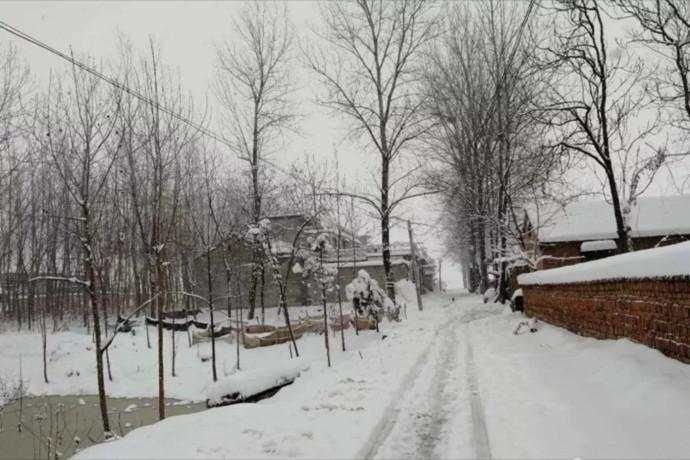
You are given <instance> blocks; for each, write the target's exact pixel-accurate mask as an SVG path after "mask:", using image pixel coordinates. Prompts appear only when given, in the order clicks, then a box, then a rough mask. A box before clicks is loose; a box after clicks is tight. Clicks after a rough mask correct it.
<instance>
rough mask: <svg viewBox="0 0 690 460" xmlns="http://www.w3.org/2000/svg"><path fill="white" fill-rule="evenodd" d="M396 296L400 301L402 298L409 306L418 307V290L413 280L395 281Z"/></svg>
mask: <svg viewBox="0 0 690 460" xmlns="http://www.w3.org/2000/svg"><path fill="white" fill-rule="evenodd" d="M395 296H396V300H397V301H398V302H400V301H401V300H402V301H403V302H404V303H405V304H407V306H408V307H417V290H416V288H415V285H414V283H413V282H412V281H410V280H400V281H397V282H396V283H395Z"/></svg>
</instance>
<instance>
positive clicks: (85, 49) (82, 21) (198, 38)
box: [0, 1, 673, 286]
mask: <svg viewBox="0 0 690 460" xmlns="http://www.w3.org/2000/svg"><path fill="white" fill-rule="evenodd" d="M288 5H289V6H288V8H289V14H290V19H291V21H292V23H293V24H294V26H295V28H296V31H297V35H298V39H299V40H310V39H311V40H313V39H314V38H313V35H312V34H311V33H310V31H309V29H308V26H309V24H313V23H318V21H319V12H318V4H317V3H316V2H310V1H290V2H289V3H288ZM241 7H242V4H241V3H240V2H231V1H226V2H212V1H208V2H203V1H195V2H183V1H148V2H145V1H136V2H133V1H129V2H116V1H99V2H86V1H73V2H66V1H63V2H60V1H49V2H48V1H46V2H42V1H24V2H19V1H17V2H12V1H0V19H2V20H3V21H5V22H7V23H9V24H11V25H13V26H15V27H17V28H19V29H21V30H22V31H24V32H26V33H28V34H30V35H32V36H35V37H36V38H38V39H40V40H42V41H44V42H46V43H48V44H49V45H51V46H53V47H55V48H58V49H59V50H61V51H67V50H69V48H70V47H72V48H73V49H74V52H75V54H77V55H83V54H85V53H86V54H90V55H92V56H93V57H95V58H96V59H103V60H107V59H108V58H109V57H110V56H112V55H113V53H114V52H115V49H116V45H115V36H116V33H117V32H122V33H124V34H125V35H126V36H128V37H129V38H130V39H131V40H132V42H133V43H134V45H135V46H136V47H137V48H139V49H143V48H144V47H145V46H146V45H147V40H148V37H149V36H152V37H154V38H155V39H156V41H157V42H158V43H159V44H160V46H161V51H162V55H163V59H164V60H165V62H166V63H167V64H169V65H172V66H174V67H176V68H177V69H178V70H179V73H180V75H181V78H182V80H183V84H184V86H185V88H186V90H188V91H189V92H191V93H192V95H193V96H194V98H195V100H196V101H199V102H197V106H198V105H199V104H200V102H201V101H203V100H205V98H208V100H209V101H210V103H211V104H213V99H214V98H213V93H212V91H211V83H212V80H213V78H214V64H215V51H214V44H215V43H217V42H219V41H221V40H223V39H232V37H233V31H232V18H233V16H234V15H236V14H237V13H238V11H239V10H240V8H241ZM614 27H615V28H616V29H619V31H620V30H622V28H619V27H618V25H616V26H614ZM2 34H4V35H0V43H2V42H5V41H7V40H13V41H15V43H16V44H17V45H18V47H19V49H20V52H21V55H22V56H23V57H24V58H25V59H26V60H27V62H28V63H29V65H30V67H31V69H32V72H33V74H34V76H35V77H36V80H37V83H38V84H39V85H40V84H41V83H42V82H45V80H46V77H47V75H48V73H49V71H50V70H51V69H53V70H56V71H57V70H64V68H65V65H66V64H65V62H64V61H62V60H60V59H59V58H57V57H56V56H53V55H51V54H49V53H47V52H46V51H44V50H42V49H40V48H38V47H36V46H34V45H31V44H29V43H26V42H22V41H20V40H18V39H14V38H11V36H10V35H9V34H7V33H5V32H2ZM296 75H298V76H299V85H300V88H301V89H300V91H299V93H298V94H299V98H300V101H299V111H300V112H301V113H302V114H303V115H304V117H303V118H302V120H301V123H300V130H301V135H299V136H293V137H292V138H291V139H289V144H288V145H287V146H286V148H285V150H284V151H283V152H280V153H279V154H276V157H275V158H274V160H275V161H276V162H277V163H283V164H288V163H289V162H290V161H292V160H293V159H295V158H298V157H301V156H302V155H304V154H310V155H311V154H314V155H316V156H323V157H324V158H328V159H329V160H332V158H333V155H334V154H333V150H334V146H335V147H337V150H338V155H339V162H340V165H341V170H343V171H344V172H345V173H347V175H348V176H349V177H348V180H350V181H356V180H362V181H367V183H370V181H369V173H368V170H369V169H370V168H372V167H373V166H374V165H375V164H376V159H377V157H376V156H375V155H368V154H367V153H366V152H365V151H364V149H363V148H362V145H357V144H355V143H353V142H352V141H345V132H346V128H347V126H348V125H347V123H346V122H344V121H343V120H342V119H341V118H339V117H338V116H337V115H334V114H332V113H330V112H329V111H328V110H327V109H325V108H323V107H320V106H318V105H316V104H315V103H314V97H315V92H314V90H315V89H316V88H318V87H319V86H318V82H317V81H316V80H314V78H313V77H312V76H311V75H310V74H309V73H308V72H307V71H306V70H304V69H296ZM216 118H218V117H216ZM583 177H586V176H583ZM668 193H673V191H672V190H671V188H670V187H669V181H668V179H667V178H666V179H665V178H660V179H659V180H658V181H657V184H656V185H655V187H653V189H652V190H650V194H656V195H659V194H668ZM434 207H435V202H434V200H433V199H425V200H423V201H422V200H419V201H417V202H416V203H415V206H414V208H415V209H414V210H412V212H411V213H410V214H409V217H412V218H413V219H415V220H417V221H423V222H427V223H433V221H434V219H435V212H434ZM416 231H417V232H418V233H419V234H420V239H421V240H423V242H424V243H425V244H426V245H427V247H428V248H429V249H430V251H431V252H432V254H433V255H434V256H435V257H438V256H441V255H443V252H444V251H443V248H442V247H441V244H440V237H439V235H437V234H435V231H434V230H430V229H428V228H425V227H422V226H419V227H418V228H417V229H416ZM393 237H394V239H397V240H402V239H405V238H406V237H407V234H406V231H405V229H404V228H402V227H398V228H396V229H394V230H393ZM445 267H446V269H445V270H444V279H445V280H446V281H448V283H449V285H451V286H453V285H456V284H457V283H458V282H459V281H460V280H459V278H460V277H459V274H458V267H457V266H454V265H451V264H450V263H448V262H446V263H445Z"/></svg>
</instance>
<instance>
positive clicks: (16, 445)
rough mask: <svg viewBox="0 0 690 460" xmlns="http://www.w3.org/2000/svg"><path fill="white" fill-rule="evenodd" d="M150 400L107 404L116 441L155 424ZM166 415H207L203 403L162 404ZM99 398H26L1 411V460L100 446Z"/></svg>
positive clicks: (44, 456) (155, 412)
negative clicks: (137, 429)
mask: <svg viewBox="0 0 690 460" xmlns="http://www.w3.org/2000/svg"><path fill="white" fill-rule="evenodd" d="M157 404H158V403H157V400H156V399H155V398H108V413H109V415H110V426H111V430H112V431H113V432H115V433H116V434H117V435H118V436H123V435H125V434H127V433H129V432H130V431H132V430H134V429H136V428H139V427H141V426H144V425H150V424H152V423H154V422H157V421H158V409H157ZM165 404H166V409H165V415H166V417H168V416H174V415H181V414H190V413H193V412H200V411H202V410H206V404H205V403H190V402H187V401H178V400H174V399H169V400H166V402H165ZM100 414H101V413H100V408H99V406H98V396H96V395H88V396H82V395H79V396H37V397H25V398H23V400H22V401H15V402H13V403H11V404H8V405H6V406H4V407H2V408H0V459H2V460H4V459H51V460H52V459H55V458H67V457H70V456H71V455H73V454H74V453H75V452H77V450H80V449H84V448H85V447H88V446H90V445H93V444H95V443H98V442H102V441H103V425H102V422H101V415H100Z"/></svg>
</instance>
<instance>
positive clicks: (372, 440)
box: [355, 322, 450, 459]
mask: <svg viewBox="0 0 690 460" xmlns="http://www.w3.org/2000/svg"><path fill="white" fill-rule="evenodd" d="M449 325H450V322H446V323H441V324H439V325H438V326H437V327H436V329H435V330H434V338H433V339H432V340H431V342H429V344H428V345H427V346H426V348H424V351H422V352H421V353H420V354H419V357H418V358H417V360H416V361H415V362H414V364H413V365H412V367H411V368H410V369H409V370H408V371H407V373H406V374H405V377H403V379H402V381H401V382H400V385H398V388H397V389H396V390H395V392H394V394H393V397H392V399H391V402H390V403H389V404H388V406H387V407H386V409H385V410H384V411H383V414H382V416H381V419H380V420H379V422H378V423H377V424H376V426H375V427H374V429H373V430H372V432H371V434H370V435H369V439H368V440H367V442H365V443H364V446H363V447H362V448H361V449H360V450H359V452H358V453H357V455H356V456H355V457H356V458H366V459H372V458H374V457H375V456H376V454H377V452H378V450H379V448H380V447H381V446H382V445H383V443H384V442H385V441H386V439H387V438H388V436H389V435H390V433H391V431H392V430H393V428H394V427H395V426H396V424H397V422H398V417H399V416H400V413H401V409H402V407H401V402H402V401H403V400H404V397H405V395H406V394H407V392H408V391H409V390H410V389H411V388H412V387H413V386H414V383H415V382H416V380H417V379H418V377H419V374H420V370H421V369H422V368H423V367H424V365H425V364H426V363H427V359H428V355H429V352H430V351H431V350H432V349H433V348H434V346H435V345H436V343H437V342H438V341H439V340H440V339H439V337H440V336H441V334H440V332H441V330H443V329H448V327H449Z"/></svg>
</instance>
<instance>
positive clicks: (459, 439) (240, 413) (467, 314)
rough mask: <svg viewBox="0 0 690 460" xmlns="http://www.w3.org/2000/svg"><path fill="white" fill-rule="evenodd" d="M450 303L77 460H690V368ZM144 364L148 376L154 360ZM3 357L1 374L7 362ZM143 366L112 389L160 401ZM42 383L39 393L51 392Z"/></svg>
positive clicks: (266, 356)
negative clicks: (529, 328) (287, 376)
mask: <svg viewBox="0 0 690 460" xmlns="http://www.w3.org/2000/svg"><path fill="white" fill-rule="evenodd" d="M451 295H452V294H448V295H445V296H431V297H426V298H425V310H424V311H423V312H418V311H417V310H416V308H414V309H411V308H408V319H407V320H406V321H403V322H402V323H400V324H393V325H389V324H386V325H385V328H384V331H383V334H384V335H385V336H386V337H385V339H383V340H382V337H381V336H377V335H376V334H375V333H374V332H367V333H364V334H362V335H360V337H359V338H354V337H353V336H351V335H349V336H348V347H349V348H348V351H347V352H342V351H339V342H338V340H337V339H336V340H333V341H332V343H333V344H334V346H333V367H332V368H330V369H329V368H327V367H326V365H325V358H324V356H323V345H322V340H323V337H322V336H307V337H304V338H302V339H301V340H300V342H299V343H300V346H301V348H302V350H303V355H304V361H305V362H308V363H309V364H310V365H309V369H308V370H306V371H303V372H302V373H301V375H300V376H299V377H298V379H297V380H296V381H295V383H294V384H293V385H291V386H288V387H285V388H283V389H282V390H281V391H280V392H278V393H277V394H276V395H275V396H274V397H272V398H270V399H267V400H264V401H261V402H259V403H256V404H240V405H235V406H228V407H221V408H216V409H210V410H208V411H205V412H201V413H196V414H190V415H183V416H177V417H170V418H168V419H166V420H164V421H162V422H159V423H157V424H155V425H151V426H147V427H143V428H140V429H137V430H135V431H133V432H131V433H130V434H128V435H127V436H125V437H124V438H122V439H120V440H117V441H114V442H110V443H107V444H101V445H98V446H94V447H92V448H89V449H87V450H85V451H83V452H82V453H81V454H80V457H81V458H142V457H147V458H149V457H161V458H190V457H196V458H202V457H203V458H230V457H242V458H247V457H250V458H251V457H254V458H256V457H263V458H265V457H272V458H276V457H280V458H283V457H308V458H317V457H319V458H323V457H329V458H332V457H339V458H354V457H367V458H391V457H395V458H401V457H408V458H411V457H414V458H419V457H455V458H457V457H478V456H479V457H498V458H502V457H578V456H583V457H638V458H639V457H657V458H658V457H687V455H688V453H689V452H690V436H688V433H689V432H690V398H688V389H689V388H690V366H687V365H685V364H682V363H680V362H677V361H674V360H671V359H669V358H666V357H664V356H663V355H661V354H660V353H659V352H657V351H654V350H651V349H648V348H646V347H644V346H642V345H637V344H634V343H631V342H629V341H627V340H619V341H598V340H595V339H589V338H583V337H579V336H576V335H573V334H571V333H569V332H567V331H565V330H562V329H559V328H555V327H551V326H549V325H545V324H542V325H541V326H540V328H539V330H538V332H536V333H530V332H524V333H522V334H520V335H514V334H513V330H514V329H515V326H516V324H517V323H518V322H519V321H521V320H524V318H523V317H522V316H521V315H520V314H516V313H510V312H509V311H506V310H505V309H503V308H502V307H500V306H497V305H486V304H483V303H482V302H481V299H479V298H477V297H471V296H458V295H457V294H455V301H454V302H452V301H451ZM15 336H16V335H15ZM15 338H16V337H15ZM37 340H38V339H37ZM10 341H11V339H10ZM86 343H88V340H87V341H86ZM8 345H10V344H9V342H8V339H6V338H5V337H3V336H0V347H6V346H8ZM35 345H36V346H37V345H38V343H36V344H35ZM121 346H124V344H121ZM184 347H185V348H186V344H184ZM226 347H228V348H226ZM37 348H38V347H37ZM77 348H78V347H76V345H75V346H74V348H71V349H72V350H73V353H83V352H82V351H80V350H78V349H77ZM0 349H3V350H5V349H6V348H0ZM233 351H234V349H232V344H226V345H224V346H223V347H221V349H220V350H219V355H220V356H221V361H222V362H224V363H225V364H224V365H223V366H225V367H227V365H229V364H232V363H234V354H233ZM253 351H255V350H250V351H247V352H245V353H244V354H243V356H245V362H246V363H247V367H248V368H249V367H250V366H255V367H254V368H262V367H266V366H270V365H271V363H276V362H278V360H280V362H284V361H285V360H288V359H289V355H288V349H287V346H276V347H269V348H265V349H256V351H257V353H256V354H251V353H252V352H253ZM15 352H16V350H15ZM84 354H86V353H84ZM141 354H142V355H144V356H145V357H146V360H142V362H147V363H149V364H148V366H149V368H150V367H151V366H152V363H151V359H152V355H153V352H151V351H148V350H145V349H144V350H143V351H141ZM88 356H89V357H90V356H91V354H90V353H88ZM129 358H131V359H134V360H135V361H138V358H137V355H136V354H135V353H131V354H130V355H129ZM27 359H28V358H26V359H25V361H24V363H25V369H27V368H28V366H27V365H26V360H27ZM38 359H40V355H39V356H38ZM2 360H3V361H2V369H3V372H4V371H5V369H7V368H6V366H5V362H6V361H7V360H6V358H5V352H3V353H2ZM195 360H196V361H199V360H198V358H196V357H195V356H194V355H193V354H192V356H191V357H190V358H189V359H187V358H182V357H181V358H180V362H181V363H182V362H185V363H186V364H185V365H184V366H183V365H181V366H180V367H179V368H178V372H179V374H180V376H179V377H177V378H176V379H172V378H170V379H168V388H170V389H171V390H170V391H171V392H173V393H175V392H177V395H178V397H184V398H189V399H195V398H198V395H199V394H201V392H202V390H203V387H204V386H205V385H206V384H207V383H208V380H209V379H210V372H209V369H208V363H201V364H192V362H193V361H195ZM123 361H124V360H123V359H119V360H118V361H114V363H115V362H120V363H122V362H123ZM10 362H14V361H12V360H10ZM57 362H60V360H58V361H57ZM57 362H56V363H55V364H56V365H57ZM199 362H200V361H199ZM38 363H40V361H36V362H35V363H32V364H31V367H34V364H35V365H36V367H38V368H40V366H38ZM136 365H137V364H127V366H129V367H125V368H123V367H122V366H124V364H119V365H118V366H120V367H118V368H117V371H116V381H115V382H113V383H112V384H110V385H109V388H110V390H109V391H111V392H112V391H131V392H134V391H135V390H131V389H130V390H126V389H125V387H126V383H121V382H119V381H118V380H126V379H127V380H128V381H130V382H131V385H132V386H133V387H134V388H136V389H137V390H136V391H139V392H142V391H145V392H146V393H145V394H141V396H152V395H154V394H155V382H151V383H150V384H149V383H144V381H145V380H155V379H153V378H152V376H151V375H150V374H149V375H148V377H147V379H144V378H143V377H142V378H141V381H139V379H138V378H134V377H131V376H128V377H125V376H127V375H128V373H127V371H126V369H130V370H131V369H132V367H131V366H136ZM139 365H141V364H139ZM223 366H221V369H222V368H223ZM32 372H33V371H32ZM36 372H38V374H37V375H38V376H40V371H36ZM85 372H86V371H85ZM149 372H150V371H149ZM195 372H196V373H197V374H196V376H195V375H192V377H191V378H188V377H183V375H185V374H194V373H195ZM140 373H143V374H147V372H146V371H145V370H143V369H142V370H141V372H140ZM206 374H208V378H204V377H203V376H204V375H206ZM54 375H55V376H56V377H55V381H56V383H54V384H53V383H51V385H52V387H51V388H52V389H53V390H56V389H62V390H65V391H67V390H68V389H75V388H76V387H78V386H79V385H77V384H73V385H71V388H70V385H63V386H60V385H59V384H58V383H57V381H58V380H59V379H58V375H59V373H58V372H57V371H56V372H55V374H54ZM31 378H32V380H33V379H35V377H33V376H32V377H31ZM90 378H93V376H90ZM60 379H62V380H69V379H64V378H62V377H61V378H60ZM38 380H39V383H34V382H32V383H31V384H30V389H32V390H39V389H41V388H43V389H44V390H46V389H47V388H46V387H44V386H43V385H42V384H40V378H38ZM94 380H95V379H94ZM195 380H199V382H196V381H195ZM178 381H179V383H177V382H178ZM75 382H76V381H75ZM83 385H84V386H85V387H84V388H82V389H83V391H85V392H90V391H91V389H90V388H89V387H88V385H90V384H89V383H87V382H86V381H85V382H83ZM147 385H150V388H149V386H147ZM173 395H174V394H173ZM171 439H174V440H175V442H170V440H171Z"/></svg>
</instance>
